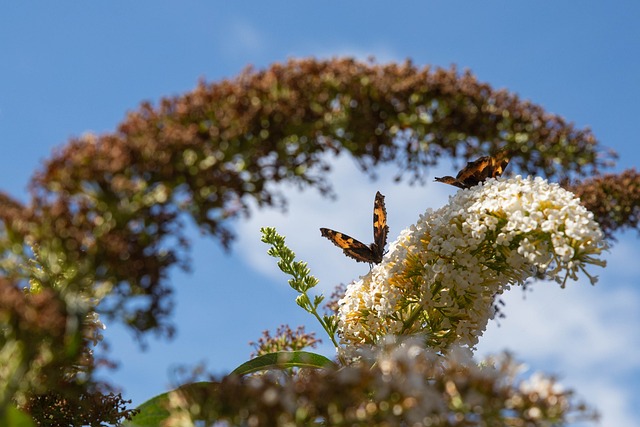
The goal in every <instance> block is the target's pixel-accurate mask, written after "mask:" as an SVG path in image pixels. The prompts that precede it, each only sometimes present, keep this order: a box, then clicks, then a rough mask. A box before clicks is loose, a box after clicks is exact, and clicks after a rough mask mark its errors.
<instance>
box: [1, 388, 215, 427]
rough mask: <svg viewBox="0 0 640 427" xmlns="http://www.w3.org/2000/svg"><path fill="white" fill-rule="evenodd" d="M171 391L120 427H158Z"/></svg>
mask: <svg viewBox="0 0 640 427" xmlns="http://www.w3.org/2000/svg"><path fill="white" fill-rule="evenodd" d="M212 387H217V383H213V382H207V381H202V382H197V383H191V384H185V385H183V386H180V387H178V388H177V389H176V390H180V391H181V392H185V393H187V394H196V393H199V392H201V391H207V390H210V389H211V388H212ZM173 391H175V390H172V391H168V392H166V393H162V394H159V395H157V396H155V397H152V398H151V399H149V400H147V401H146V402H144V403H143V404H142V405H140V406H138V408H137V409H138V410H139V411H140V412H138V413H137V414H136V415H135V416H134V417H133V418H132V419H131V421H125V422H124V423H122V427H158V426H159V425H160V424H161V423H162V422H163V421H164V420H166V419H167V418H168V417H169V411H168V410H167V407H168V403H169V394H170V393H172V392H173ZM2 425H4V424H2Z"/></svg>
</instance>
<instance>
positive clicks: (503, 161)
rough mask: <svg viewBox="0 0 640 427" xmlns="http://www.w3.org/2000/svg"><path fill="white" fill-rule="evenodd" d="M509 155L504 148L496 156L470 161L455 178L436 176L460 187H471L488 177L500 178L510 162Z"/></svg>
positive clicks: (437, 179) (439, 179)
mask: <svg viewBox="0 0 640 427" xmlns="http://www.w3.org/2000/svg"><path fill="white" fill-rule="evenodd" d="M508 156H509V152H508V151H507V150H502V151H500V152H498V153H497V154H496V155H495V156H484V157H480V158H479V159H477V160H474V161H472V162H468V163H467V165H466V166H465V167H464V168H462V170H461V171H460V172H458V175H457V176H456V177H455V178H454V177H452V176H444V177H442V178H436V181H438V182H444V183H445V184H450V185H455V186H456V187H458V188H471V187H473V186H475V185H478V184H480V183H481V182H484V181H486V180H487V179H488V178H498V177H499V176H501V175H502V173H503V172H504V170H505V168H506V167H507V165H508V164H509V157H508Z"/></svg>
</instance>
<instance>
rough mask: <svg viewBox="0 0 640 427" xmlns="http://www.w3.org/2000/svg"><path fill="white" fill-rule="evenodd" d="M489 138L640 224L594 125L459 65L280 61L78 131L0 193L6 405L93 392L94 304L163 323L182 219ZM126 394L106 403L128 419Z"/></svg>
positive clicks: (416, 178)
mask: <svg viewBox="0 0 640 427" xmlns="http://www.w3.org/2000/svg"><path fill="white" fill-rule="evenodd" d="M499 148H507V149H509V150H510V152H511V153H512V155H513V157H512V160H511V165H512V166H510V168H514V169H515V170H519V171H521V172H523V173H526V174H530V173H537V174H540V175H543V176H546V177H550V178H554V179H557V180H561V181H562V180H566V182H569V180H570V179H571V180H572V182H573V183H574V184H572V187H571V188H572V190H573V191H574V192H575V193H576V194H579V195H581V196H582V197H583V202H584V203H585V205H586V206H587V207H588V208H589V209H590V210H592V211H593V212H594V213H595V214H596V220H598V221H600V222H601V224H602V226H603V229H604V231H605V232H606V233H608V235H611V233H613V232H614V231H615V230H617V229H620V228H624V227H636V228H637V225H638V221H637V218H638V206H639V205H640V202H638V200H640V197H639V194H638V191H637V188H638V186H637V181H638V180H637V174H636V173H635V171H627V172H625V173H623V174H621V175H618V176H615V175H607V176H604V177H600V176H598V174H599V173H600V171H601V170H602V168H603V167H606V166H608V165H609V164H610V163H611V160H612V159H613V158H614V156H613V155H612V154H611V153H604V152H603V149H602V148H601V147H600V146H599V145H598V143H597V141H596V139H595V137H594V136H593V134H592V133H591V131H590V130H588V129H576V128H575V127H574V126H573V125H572V124H570V123H567V122H566V121H565V120H564V119H562V118H561V117H559V116H556V115H551V114H548V113H546V112H545V111H544V110H543V109H542V108H541V107H539V106H537V105H534V104H532V103H530V102H528V101H523V100H520V99H519V98H518V97H517V96H516V95H514V94H512V93H509V92H507V91H505V90H494V89H493V88H491V87H490V86H489V85H487V84H484V83H480V82H478V81H477V80H476V79H475V77H474V76H473V75H471V73H469V72H465V73H459V72H458V71H457V70H456V69H455V68H452V69H450V70H442V69H431V68H429V67H425V68H418V67H415V66H414V65H413V64H411V63H410V62H406V63H404V64H389V65H376V64H371V63H362V62H358V61H355V60H352V59H333V60H327V61H320V60H313V59H305V60H290V61H289V62H287V63H284V64H274V65H273V66H271V67H269V68H267V69H265V70H262V71H256V70H253V69H247V70H246V71H245V72H244V73H242V74H241V75H240V76H238V77H236V78H234V79H230V80H225V81H221V82H215V83H209V84H207V83H204V82H202V83H200V84H199V85H198V86H197V87H196V88H195V89H194V90H193V91H191V92H189V93H186V94H184V95H181V96H177V97H173V98H166V99H162V100H161V101H160V102H159V104H158V105H157V106H153V105H151V104H150V103H144V104H142V105H141V106H140V108H139V109H138V110H137V111H133V112H131V113H129V114H128V116H127V118H126V119H125V120H124V121H123V122H122V123H121V124H120V125H119V126H118V128H117V130H115V131H114V132H112V133H107V134H104V135H91V134H88V135H85V136H82V137H79V138H73V139H71V140H70V141H69V142H68V143H67V144H66V145H65V146H63V147H61V148H60V149H59V150H58V151H57V152H56V153H55V154H54V155H53V156H52V157H51V158H50V159H49V160H48V161H47V162H46V163H45V165H44V167H43V168H42V169H41V170H39V171H38V172H37V173H36V174H35V175H34V177H33V180H32V182H31V196H32V197H31V200H29V201H28V202H27V203H25V204H23V203H20V202H18V201H16V200H13V199H12V198H11V197H9V196H8V195H6V194H3V193H0V291H1V292H2V299H1V300H0V322H1V324H2V330H3V334H4V335H3V337H2V339H3V342H2V348H1V349H0V352H1V353H2V357H3V358H4V357H5V356H6V359H3V360H10V361H11V363H10V364H6V365H3V369H2V370H0V375H2V380H3V381H4V382H3V383H2V390H0V393H2V395H0V403H1V404H2V405H3V408H4V407H6V405H7V402H9V401H14V402H16V403H19V404H21V405H25V404H26V402H27V401H29V399H31V402H34V399H37V396H42V395H44V393H42V392H44V391H45V390H47V387H48V386H51V384H54V387H58V386H61V384H73V385H74V386H73V387H71V388H72V389H73V394H74V395H73V396H62V397H61V398H60V399H70V400H66V401H73V399H74V398H75V399H81V397H82V396H83V393H85V392H89V391H90V390H92V387H93V386H94V385H95V383H94V381H93V378H92V373H93V369H94V368H95V365H96V363H97V362H96V360H95V359H94V357H93V353H92V348H93V346H95V344H96V343H97V342H99V341H100V339H101V336H100V334H99V330H100V326H101V321H100V318H99V317H98V314H100V315H102V316H105V317H106V318H108V319H113V318H117V319H120V320H122V321H124V322H125V323H127V324H128V325H129V326H130V327H131V329H132V330H133V331H135V332H136V333H138V334H139V335H138V336H139V337H141V336H142V334H144V333H146V332H148V331H155V332H157V333H159V334H166V335H171V333H172V331H173V325H172V324H171V321H170V315H171V312H172V300H171V285H170V283H169V272H170V269H171V268H172V267H175V266H180V267H183V268H187V267H188V259H187V258H186V256H185V255H184V253H185V251H184V249H185V248H186V247H187V246H188V242H187V240H186V237H185V235H184V234H183V233H184V232H183V230H184V227H182V225H183V223H184V221H186V220H188V219H191V220H193V221H194V222H195V223H196V224H197V225H198V226H199V227H200V228H201V229H202V230H203V231H204V232H205V233H208V234H209V235H210V236H212V237H214V238H216V239H218V240H219V241H220V242H221V244H223V245H224V246H225V247H228V246H229V244H230V241H231V238H232V232H231V229H230V220H231V219H233V218H238V217H240V216H241V215H243V214H248V213H249V206H251V203H252V201H253V202H255V203H256V204H257V205H259V206H282V205H283V204H284V202H285V199H284V196H283V195H282V194H280V193H279V192H278V187H277V186H276V185H274V184H276V183H279V182H282V181H288V182H292V183H295V184H298V185H299V186H301V187H307V186H311V187H315V188H317V189H319V190H320V192H321V193H323V194H330V192H331V186H330V184H329V181H328V175H327V172H328V171H329V170H330V169H331V157H330V156H331V155H339V154H342V153H347V154H349V155H350V156H352V157H353V159H354V160H355V161H356V162H357V163H358V164H359V165H360V167H361V168H362V170H364V171H365V172H367V173H370V174H371V175H372V176H373V175H374V174H375V166H376V165H378V164H381V163H390V162H393V163H395V164H396V165H397V166H398V170H399V172H398V179H401V178H408V179H410V180H411V181H412V182H421V180H423V179H424V177H425V176H426V173H427V171H428V169H429V167H430V166H433V165H434V164H436V162H437V161H438V160H439V159H440V157H441V156H443V155H444V154H450V155H452V156H454V157H460V158H463V159H466V160H469V159H472V158H475V157H478V156H480V155H484V154H486V153H491V152H495V151H497V150H498V149H499ZM585 176H586V177H589V180H587V181H586V182H585V183H583V184H580V183H579V182H578V180H579V179H581V178H583V177H585ZM616 206H617V207H616ZM282 255H283V253H280V254H278V256H280V257H281V258H282ZM291 266H293V264H291ZM291 266H290V267H291ZM287 268H289V267H287ZM290 272H292V273H294V274H297V273H296V271H295V269H294V270H291V271H290ZM302 295H305V293H304V291H302V293H301V297H300V298H301V299H300V303H301V305H302V306H307V308H309V309H311V308H314V307H315V309H317V304H315V305H314V302H315V301H316V300H313V299H311V298H307V299H306V300H304V297H303V296H302ZM316 313H317V310H316ZM314 375H315V374H314ZM5 380H6V381H5ZM67 380H68V381H69V382H68V383H65V382H64V381H67ZM234 381H236V380H234ZM237 381H244V380H237ZM79 390H83V391H79ZM104 396H108V395H107V394H103V397H104ZM56 399H57V398H56ZM104 401H105V402H106V401H108V399H107V400H104ZM58 402H62V400H58ZM121 403H122V402H121V401H120V400H119V399H118V398H115V399H113V400H112V401H111V405H112V406H113V411H112V412H109V411H108V410H107V409H106V408H105V412H104V414H105V416H106V417H107V418H108V416H107V414H124V415H125V416H126V413H125V412H124V411H122V408H121V407H120V405H121ZM9 407H11V406H9ZM42 416H43V417H46V416H47V415H46V414H44V413H43V415H42ZM78 417H79V418H77V419H82V418H81V415H78ZM107 418H105V419H107ZM109 419H111V418H109Z"/></svg>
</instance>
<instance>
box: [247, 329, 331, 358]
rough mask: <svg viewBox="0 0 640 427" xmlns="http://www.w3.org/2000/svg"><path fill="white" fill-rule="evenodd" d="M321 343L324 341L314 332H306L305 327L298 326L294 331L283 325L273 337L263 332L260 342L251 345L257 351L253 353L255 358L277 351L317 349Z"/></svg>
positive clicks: (267, 332) (250, 343) (252, 355)
mask: <svg viewBox="0 0 640 427" xmlns="http://www.w3.org/2000/svg"><path fill="white" fill-rule="evenodd" d="M320 342H322V341H321V340H319V339H318V338H316V334H315V333H314V332H305V330H304V326H298V328H297V329H296V330H295V331H294V330H293V329H291V328H290V327H289V326H288V325H281V326H280V327H278V329H277V330H276V333H275V334H274V335H273V336H271V333H270V332H269V331H263V332H262V336H261V337H260V338H258V342H253V341H251V342H249V345H250V346H252V347H253V348H254V349H255V352H254V353H251V357H252V358H253V357H256V356H262V355H264V354H268V353H275V352H277V351H296V350H302V349H304V348H316V346H317V345H318V343H320Z"/></svg>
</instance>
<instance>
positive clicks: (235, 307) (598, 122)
mask: <svg viewBox="0 0 640 427" xmlns="http://www.w3.org/2000/svg"><path fill="white" fill-rule="evenodd" d="M290 3H291V4H290ZM638 22H640V3H637V2H633V1H618V2H607V3H605V2H597V1H581V2H579V3H578V2H550V1H535V2H534V1H520V2H508V1H482V2H480V1H446V2H445V1H433V2H432V1H420V2H418V1H406V2H396V3H394V4H392V3H391V2H383V1H367V2H338V1H325V2H321V3H316V4H313V5H312V4H307V3H303V2H298V3H295V4H293V2H284V1H270V2H261V1H245V2H242V3H240V2H205V1H182V2H169V1H153V2H152V1H146V0H145V1H142V0H141V1H136V2H129V1H120V0H116V1H109V2H80V1H73V2H71V1H61V2H43V1H41V2H29V3H21V2H12V3H6V4H3V5H2V6H0V76H1V77H2V78H0V188H2V189H3V190H5V191H8V192H9V193H10V194H12V195H13V196H15V197H18V198H21V199H23V200H26V197H27V196H26V192H25V187H26V184H27V182H28V179H29V177H30V176H31V174H32V172H33V171H34V170H35V169H36V168H37V167H38V166H39V165H40V163H41V161H42V160H43V159H46V158H47V157H48V156H49V155H50V153H51V152H52V150H53V149H54V148H55V147H57V146H60V145H62V144H64V143H65V141H66V140H68V138H69V137H71V136H78V135H81V134H83V133H85V132H96V133H102V132H108V131H111V130H113V129H114V128H115V127H116V125H117V124H118V123H119V122H120V121H121V120H123V118H124V117H125V115H126V112H127V111H130V110H134V109H135V108H136V107H137V106H138V105H139V103H140V102H141V101H143V100H149V101H152V102H154V101H157V100H158V99H159V98H160V97H162V96H167V95H176V94H180V93H183V92H185V91H188V90H190V89H192V88H194V87H195V85H196V83H197V81H198V79H200V78H205V79H206V80H208V81H216V80H219V79H221V78H225V77H233V76H235V75H237V74H238V73H239V72H240V71H241V70H242V69H243V68H244V67H245V66H247V65H249V64H252V65H254V66H256V67H265V66H268V65H269V64H271V63H273V62H277V61H284V60H286V59H287V58H290V57H308V56H315V57H323V58H326V57H332V56H345V55H349V56H357V57H359V58H362V59H365V58H367V57H368V56H374V57H375V58H377V60H378V62H388V61H403V60H404V59H406V58H410V59H412V60H413V62H414V63H416V64H419V65H426V64H432V65H436V66H444V67H448V66H449V65H451V64H457V66H458V67H459V68H460V69H465V68H469V69H471V70H472V71H473V72H474V73H475V74H476V75H477V76H478V78H479V79H480V80H481V81H485V82H488V83H490V84H491V85H492V86H494V87H496V88H507V89H509V90H511V91H513V92H516V93H518V94H519V95H520V96H521V97H522V98H525V99H530V100H531V101H533V102H535V103H537V104H540V105H542V106H543V107H544V108H546V109H547V110H548V111H550V112H554V113H558V114H560V115H562V116H564V117H565V118H566V119H567V120H569V121H572V122H575V123H576V124H577V125H578V126H580V127H583V126H589V127H591V129H592V130H593V131H594V133H595V135H596V136H597V137H598V139H599V140H600V141H601V143H602V144H603V146H604V147H610V148H613V149H615V150H616V151H617V152H618V153H619V154H620V159H619V162H618V166H617V167H616V169H615V170H622V169H625V168H629V167H633V166H638V163H640V162H639V160H640V148H638V147H639V146H640V144H638V143H637V128H636V123H637V101H636V100H638V99H640V32H639V31H638V29H637V27H638V25H637V23H638ZM335 169H336V170H335V173H334V174H333V176H332V182H333V184H334V187H335V189H336V190H337V193H338V199H337V200H335V201H331V200H324V199H322V198H320V196H319V195H318V194H317V193H316V192H314V191H308V192H305V193H300V192H298V191H297V190H295V189H290V188H285V191H286V194H287V195H288V196H289V197H290V201H291V204H290V206H289V209H288V211H287V212H286V213H284V212H279V211H260V212H257V213H256V215H254V216H253V217H252V218H251V219H250V220H248V221H242V222H239V223H238V224H237V227H236V231H237V233H238V240H237V241H236V243H235V245H234V246H233V250H232V252H231V253H229V254H225V253H224V252H222V251H221V250H220V248H219V247H218V245H217V243H215V242H213V241H211V240H207V239H202V238H200V237H198V234H197V232H195V231H194V233H192V234H193V235H194V238H195V243H194V247H193V251H192V256H193V259H194V265H193V266H194V272H193V273H192V274H185V273H183V272H180V271H175V272H174V274H173V275H172V279H173V281H174V285H175V289H176V301H177V308H176V312H175V322H176V324H177V327H178V334H177V336H176V338H175V339H174V340H172V341H165V340H155V339H153V338H152V337H150V338H151V339H150V341H149V348H148V350H147V351H145V352H142V351H140V349H139V347H138V346H137V344H136V343H135V342H134V341H133V339H132V337H131V336H130V335H128V334H127V333H126V332H123V330H122V329H121V328H120V327H118V325H108V329H107V331H106V336H107V339H108V340H109V342H110V344H111V347H112V352H111V354H112V356H113V357H114V358H116V359H118V360H119V361H120V362H121V368H120V370H118V371H116V372H115V373H113V374H109V376H110V378H111V379H112V380H113V382H115V383H117V384H119V385H121V386H122V387H123V388H124V391H125V396H127V397H128V398H131V399H133V400H134V403H135V404H139V403H142V402H143V401H144V400H146V399H147V398H149V397H151V396H153V395H155V394H158V393H160V392H163V391H165V390H166V389H167V387H168V386H169V383H170V382H171V378H172V374H171V371H172V369H173V368H174V367H175V366H180V365H193V364H196V363H200V362H203V363H206V366H207V367H209V368H210V369H211V370H212V371H214V372H218V373H225V372H228V371H229V370H231V369H233V368H234V367H235V366H237V365H238V364H240V363H242V362H243V361H245V360H246V359H247V357H248V355H249V353H250V352H251V348H250V347H249V346H248V345H247V342H248V341H250V340H256V339H257V338H258V337H259V335H260V333H261V331H262V330H264V329H272V330H275V328H276V327H277V326H278V325H280V324H282V323H288V324H290V325H291V326H294V327H295V326H296V325H299V324H305V325H307V327H308V328H309V329H311V330H317V328H316V326H315V324H314V323H313V321H312V319H311V318H310V317H308V316H306V315H305V313H304V312H302V310H300V309H299V308H298V307H297V306H296V305H295V303H294V301H293V300H294V297H295V295H294V293H293V291H291V290H290V289H288V287H287V285H286V277H285V276H284V275H282V274H281V273H279V272H278V271H277V269H276V267H275V262H274V260H273V259H270V258H269V257H268V256H267V255H266V253H265V251H266V249H267V248H266V247H265V246H264V245H263V244H261V243H260V241H259V240H260V236H259V233H258V229H259V228H260V227H261V226H265V225H275V226H277V227H278V230H279V231H280V232H281V233H282V234H285V235H286V236H287V241H288V243H289V244H290V246H291V248H292V249H293V250H295V251H296V253H297V254H298V255H299V257H300V258H301V259H304V260H306V261H308V262H309V265H310V267H311V268H312V271H313V272H314V274H316V276H318V277H319V278H320V280H321V287H322V288H323V289H325V290H329V289H330V288H331V286H332V285H333V284H335V283H338V282H341V281H342V282H348V281H350V280H352V279H354V278H356V277H357V276H358V275H360V274H364V273H365V272H366V268H367V267H366V266H364V265H362V264H355V263H353V261H352V260H349V259H347V258H345V257H344V256H342V255H341V253H340V251H338V250H337V249H336V248H334V247H333V246H331V244H330V243H328V242H327V241H326V240H324V239H322V238H321V237H320V234H319V232H318V227H321V226H329V227H332V228H336V229H339V230H347V231H349V233H350V234H353V235H354V236H356V237H357V236H368V235H369V234H370V224H369V222H368V221H365V220H364V219H367V220H368V219H369V218H370V216H371V205H372V202H373V195H374V194H375V192H376V191H377V190H380V191H381V192H382V193H383V194H385V195H386V197H387V199H386V200H387V210H388V212H389V217H390V219H389V222H390V228H391V232H390V238H394V237H395V235H397V234H398V233H399V232H400V230H401V229H403V228H405V227H407V226H409V225H410V224H412V223H413V222H414V221H415V220H416V219H417V217H418V215H419V214H420V213H422V212H423V211H424V210H425V209H426V208H427V207H434V208H437V207H440V206H442V204H444V203H446V200H447V197H448V196H449V195H451V194H452V192H453V191H454V190H455V189H453V187H452V188H448V187H447V186H442V185H434V184H432V183H430V184H428V185H426V186H424V187H408V186H403V185H397V184H394V183H392V182H391V179H390V177H391V175H392V173H393V171H392V170H390V169H382V170H381V171H380V177H379V179H378V181H376V182H370V181H369V180H368V179H367V178H365V177H363V176H362V175H360V174H359V173H358V172H357V170H356V169H355V167H354V165H353V162H352V161H351V160H350V159H346V158H341V159H337V160H336V168H335ZM441 172H447V173H450V172H452V165H451V164H450V163H448V162H446V161H445V162H443V163H442V164H441V165H439V167H438V170H434V171H433V174H432V176H436V175H438V174H439V173H441ZM347 200H348V201H349V202H350V203H349V206H350V207H349V208H348V207H347V206H346V204H345V201H347ZM618 237H619V241H618V242H617V243H616V244H615V245H614V247H613V249H612V250H611V252H610V253H609V254H608V256H607V257H608V259H609V266H608V267H607V268H606V269H604V270H602V271H600V272H599V273H600V276H601V281H600V283H599V284H598V285H597V286H595V287H591V286H590V285H589V284H588V281H580V282H578V283H571V284H570V285H569V286H568V287H567V289H564V290H560V289H558V287H557V286H556V285H553V284H548V283H541V284H539V285H536V286H535V287H534V289H533V291H532V292H528V293H527V294H526V296H525V295H523V293H522V292H521V291H519V290H514V291H512V292H511V294H509V295H508V296H507V297H506V300H507V306H506V308H505V312H506V314H507V318H506V319H503V320H501V321H500V325H499V326H498V325H497V324H492V326H491V327H490V328H489V330H488V331H487V332H486V333H485V336H484V337H483V338H482V340H481V344H480V346H479V353H481V354H486V353H490V352H497V351H501V350H503V349H509V350H511V351H513V352H514V353H515V354H516V356H517V357H518V358H519V359H520V360H522V361H524V362H526V363H527V364H528V365H529V366H530V368H531V370H532V371H533V370H539V369H541V370H544V371H546V372H549V373H555V374H558V375H559V376H560V378H561V380H562V382H563V384H565V385H566V386H567V387H573V388H576V389H577V391H578V392H579V394H580V396H582V397H584V399H585V400H587V401H589V402H591V403H592V404H594V405H595V406H597V407H598V408H599V409H600V410H601V412H602V414H603V421H602V425H603V426H608V425H615V426H622V427H624V426H631V425H635V424H637V423H636V421H637V419H638V418H640V397H639V396H640V385H639V384H640V334H638V327H639V326H640V314H639V313H640V290H639V289H638V287H637V285H638V277H640V263H638V261H637V260H638V259H639V258H640V245H638V239H637V236H636V233H635V232H631V233H627V234H625V235H619V236H618ZM319 335H320V333H319ZM325 341H326V340H325ZM321 351H322V352H324V353H325V354H327V355H331V354H332V350H331V348H330V347H328V346H323V347H322V348H321Z"/></svg>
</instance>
